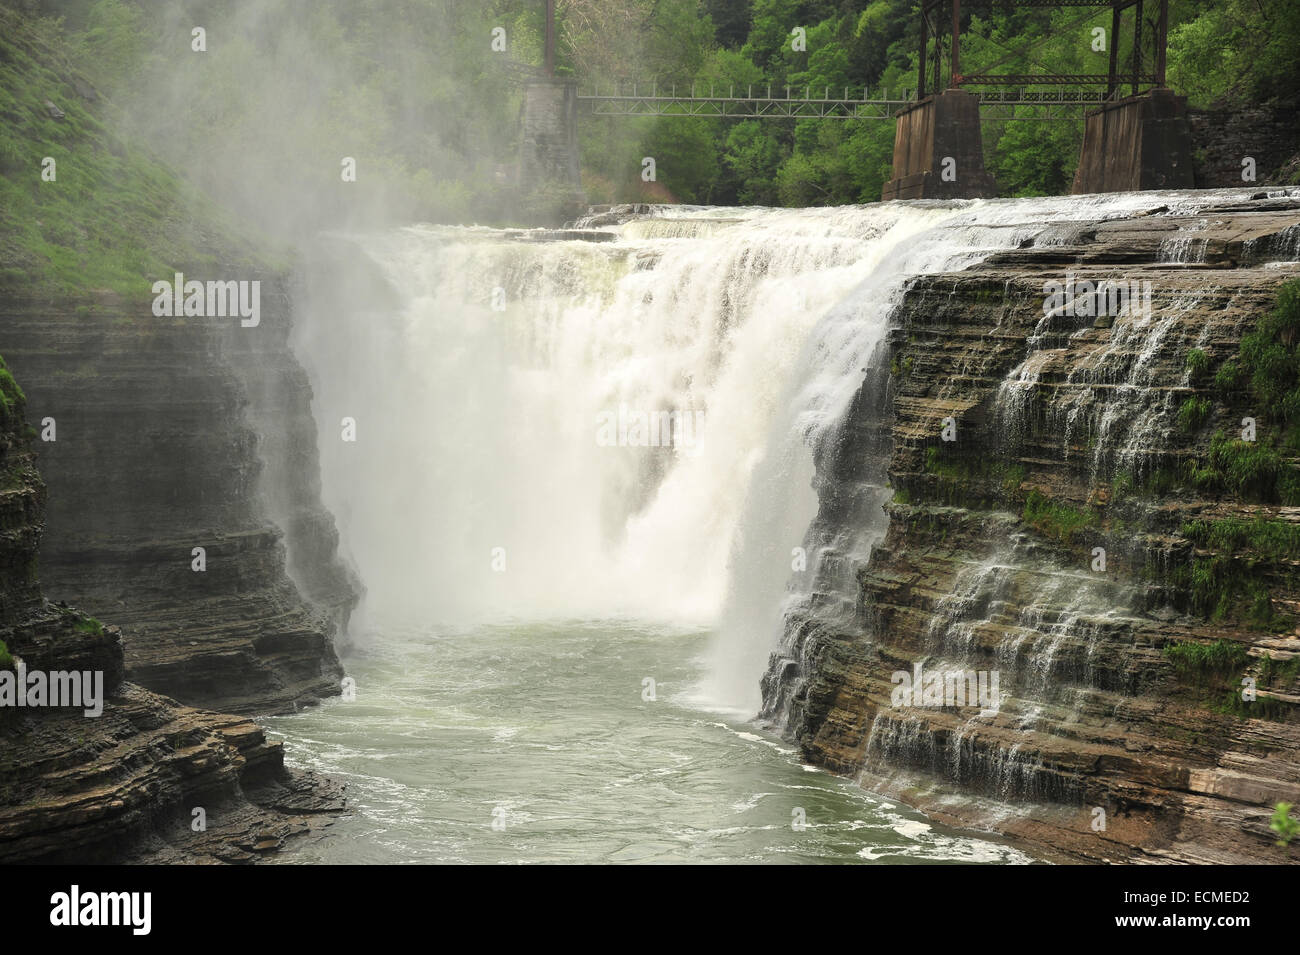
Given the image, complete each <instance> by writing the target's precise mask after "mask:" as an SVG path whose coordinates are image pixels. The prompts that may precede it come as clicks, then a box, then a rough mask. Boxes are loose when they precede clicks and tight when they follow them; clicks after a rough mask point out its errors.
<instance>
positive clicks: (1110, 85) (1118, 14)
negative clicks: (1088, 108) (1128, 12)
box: [1106, 3, 1124, 99]
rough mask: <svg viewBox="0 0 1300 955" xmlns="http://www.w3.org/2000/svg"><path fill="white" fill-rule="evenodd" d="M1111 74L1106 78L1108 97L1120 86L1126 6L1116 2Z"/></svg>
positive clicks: (1112, 12)
mask: <svg viewBox="0 0 1300 955" xmlns="http://www.w3.org/2000/svg"><path fill="white" fill-rule="evenodd" d="M1110 11H1111V12H1110V37H1109V41H1110V76H1109V77H1108V78H1107V80H1106V98H1107V99H1109V98H1110V97H1112V96H1114V95H1115V90H1116V89H1118V88H1119V28H1120V25H1121V23H1122V18H1123V16H1124V8H1123V7H1121V6H1120V5H1119V4H1118V3H1115V4H1113V5H1112V6H1111V8H1110Z"/></svg>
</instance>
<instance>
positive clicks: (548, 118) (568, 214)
mask: <svg viewBox="0 0 1300 955" xmlns="http://www.w3.org/2000/svg"><path fill="white" fill-rule="evenodd" d="M520 125H521V135H520V143H519V175H518V183H519V190H520V193H521V196H522V201H523V203H524V209H523V211H524V212H525V214H526V215H527V216H528V218H530V219H531V220H533V221H536V222H538V223H539V224H543V225H559V224H560V223H561V222H563V221H564V220H566V219H571V218H573V217H574V216H576V215H578V214H580V213H581V212H582V211H584V210H585V208H586V197H585V196H584V194H583V191H582V179H581V175H580V173H579V171H578V87H577V83H576V82H575V81H573V80H568V79H563V78H546V79H538V80H533V81H532V82H530V83H529V84H528V85H527V86H526V87H525V88H524V105H523V115H522V117H521V124H520Z"/></svg>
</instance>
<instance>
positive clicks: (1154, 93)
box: [1071, 87, 1196, 195]
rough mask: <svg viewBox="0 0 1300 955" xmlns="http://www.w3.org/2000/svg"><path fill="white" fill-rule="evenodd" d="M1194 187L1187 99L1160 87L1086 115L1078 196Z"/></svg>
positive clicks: (1075, 190)
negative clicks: (1081, 194)
mask: <svg viewBox="0 0 1300 955" xmlns="http://www.w3.org/2000/svg"><path fill="white" fill-rule="evenodd" d="M1194 188H1196V182H1195V177H1194V176H1193V168H1192V133H1191V128H1190V126H1189V125H1188V122H1187V97H1185V96H1176V95H1175V94H1174V93H1173V92H1172V91H1170V90H1168V89H1165V88H1163V87H1157V88H1155V89H1152V90H1149V91H1148V92H1146V93H1143V94H1141V95H1140V96H1129V97H1126V98H1125V99H1121V100H1116V101H1115V102H1113V103H1107V104H1105V105H1104V106H1102V107H1101V108H1100V109H1097V110H1094V111H1092V112H1090V113H1088V114H1087V116H1086V119H1085V125H1084V130H1083V150H1082V152H1081V153H1080V155H1079V167H1078V169H1077V170H1075V173H1074V187H1073V189H1072V190H1071V191H1072V192H1073V193H1074V194H1076V195H1078V194H1079V193H1089V192H1133V191H1136V190H1140V189H1194Z"/></svg>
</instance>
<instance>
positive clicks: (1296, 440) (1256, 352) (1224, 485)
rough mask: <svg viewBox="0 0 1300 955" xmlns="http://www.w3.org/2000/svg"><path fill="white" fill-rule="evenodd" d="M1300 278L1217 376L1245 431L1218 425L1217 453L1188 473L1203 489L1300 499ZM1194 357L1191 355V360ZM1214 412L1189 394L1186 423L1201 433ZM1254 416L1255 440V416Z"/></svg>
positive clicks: (1183, 411)
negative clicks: (1251, 434) (1232, 431)
mask: <svg viewBox="0 0 1300 955" xmlns="http://www.w3.org/2000/svg"><path fill="white" fill-rule="evenodd" d="M1298 346H1300V280H1292V281H1290V282H1287V283H1285V284H1284V285H1282V286H1281V287H1279V289H1278V295H1277V304H1276V305H1275V306H1274V308H1273V309H1272V310H1271V311H1269V312H1268V313H1267V314H1266V315H1264V316H1263V317H1262V318H1261V319H1260V320H1259V323H1258V325H1257V326H1256V327H1255V328H1254V329H1253V330H1252V331H1250V332H1249V333H1247V334H1246V335H1244V336H1242V339H1241V345H1240V348H1239V353H1238V355H1237V358H1236V359H1235V360H1229V361H1227V362H1224V364H1223V365H1222V366H1221V367H1220V368H1219V370H1218V372H1217V374H1216V375H1215V379H1214V381H1215V386H1216V388H1217V390H1218V392H1219V394H1220V396H1221V397H1222V399H1223V400H1224V401H1225V402H1227V403H1228V404H1229V406H1230V408H1231V409H1233V410H1232V414H1231V415H1230V417H1231V418H1232V419H1234V420H1235V419H1236V417H1237V414H1238V413H1239V414H1240V415H1241V417H1242V425H1241V428H1242V430H1241V432H1239V433H1237V434H1236V435H1234V434H1233V433H1230V432H1224V431H1217V432H1216V433H1215V434H1214V435H1213V436H1212V437H1211V439H1210V447H1209V453H1208V454H1207V455H1203V456H1201V457H1200V458H1196V459H1192V460H1189V461H1187V462H1186V463H1185V465H1184V469H1183V473H1182V476H1183V478H1184V479H1185V480H1187V481H1188V482H1189V483H1190V484H1191V485H1192V486H1193V487H1195V488H1197V489H1198V490H1202V491H1209V492H1212V493H1213V492H1218V493H1226V494H1230V495H1232V496H1234V497H1236V498H1238V499H1240V500H1243V501H1252V502H1260V503H1270V504H1271V503H1280V504H1286V505H1290V506H1296V505H1300V351H1298ZM1191 361H1192V359H1191V356H1190V355H1189V365H1190V363H1191ZM1209 413H1210V406H1209V402H1208V400H1207V399H1204V398H1197V397H1193V398H1188V399H1187V400H1186V401H1185V402H1184V403H1183V406H1182V407H1181V408H1180V409H1179V412H1178V425H1179V428H1180V429H1181V430H1183V431H1185V432H1189V433H1191V432H1195V431H1197V430H1199V429H1200V427H1201V426H1202V425H1203V424H1204V423H1205V420H1206V419H1207V418H1208V416H1209ZM1245 419H1252V420H1253V422H1254V425H1253V430H1254V440H1244V439H1245V438H1247V437H1249V436H1250V435H1249V433H1248V432H1249V422H1247V421H1246V420H1245Z"/></svg>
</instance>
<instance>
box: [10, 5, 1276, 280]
mask: <svg viewBox="0 0 1300 955" xmlns="http://www.w3.org/2000/svg"><path fill="white" fill-rule="evenodd" d="M13 3H14V0H0V102H5V103H6V104H10V103H12V106H9V105H6V107H5V108H4V109H3V110H0V182H2V183H3V185H2V187H0V188H3V192H2V193H0V210H3V213H0V228H2V230H3V231H4V232H5V233H6V234H8V235H9V236H10V237H9V238H7V239H6V240H5V241H6V243H7V246H8V247H7V248H3V249H0V253H8V254H3V255H0V262H3V267H2V268H0V286H3V287H23V286H24V285H26V284H28V283H29V282H30V281H31V279H30V276H32V275H34V274H39V275H41V281H45V277H46V273H47V272H51V273H52V274H51V278H52V279H54V280H56V281H59V282H62V283H64V284H65V285H66V284H68V283H69V282H71V281H72V280H73V279H74V278H75V277H76V276H77V275H78V274H84V275H85V279H84V281H83V282H82V285H83V286H85V285H89V286H91V287H97V288H109V289H115V290H119V291H126V290H127V289H134V288H135V283H134V281H131V280H132V279H133V278H134V277H136V276H139V275H141V274H154V273H155V272H157V271H158V270H159V269H160V268H161V267H162V266H164V265H166V266H171V265H172V264H173V263H174V262H176V261H186V262H191V261H195V262H201V261H202V258H201V256H202V255H203V254H204V253H205V252H206V251H207V246H208V245H209V244H210V243H209V242H204V243H197V242H196V241H195V240H194V239H193V237H192V230H193V227H194V223H195V221H201V222H203V223H205V224H206V227H207V228H209V229H211V230H212V231H213V232H214V233H222V232H224V231H225V229H224V228H223V227H217V226H215V225H214V223H215V222H216V218H215V216H214V215H213V214H212V213H211V211H210V210H199V209H197V207H196V206H195V205H194V203H195V202H196V201H197V200H196V199H195V198H194V197H192V196H189V195H188V192H189V191H190V190H189V186H188V185H186V184H185V183H183V182H181V181H179V180H177V179H175V178H174V177H172V176H171V175H170V174H169V173H168V172H167V171H166V168H165V167H164V165H163V164H164V163H169V164H171V165H172V166H173V167H175V168H177V169H183V170H184V172H185V177H186V180H187V181H188V182H189V183H192V184H193V186H194V187H195V189H196V190H197V191H200V192H203V193H205V194H208V195H212V196H220V197H221V198H222V200H223V201H229V202H230V203H231V204H232V211H233V212H234V213H235V214H236V215H237V216H239V217H241V219H247V220H248V221H250V222H253V223H256V224H257V225H258V226H259V227H261V228H262V229H263V230H264V231H267V232H268V233H270V234H278V233H277V231H276V230H278V229H280V228H290V227H296V226H301V225H303V224H308V225H319V224H321V223H329V224H334V223H337V222H339V221H355V219H356V218H358V217H366V216H368V215H369V212H370V210H373V209H377V208H383V209H387V210H389V211H392V212H395V213H396V214H398V215H402V216H405V217H409V218H414V219H427V220H431V221H442V222H471V221H478V222H493V223H500V224H504V223H507V222H511V221H517V219H518V217H519V215H520V214H521V212H522V211H523V210H524V209H525V208H526V207H528V205H529V203H528V202H526V201H525V202H520V201H517V200H515V199H514V198H513V197H512V196H511V195H510V194H509V190H505V189H502V187H501V184H502V180H503V177H504V176H506V175H507V174H506V173H505V172H504V169H505V167H507V166H509V165H511V164H512V159H513V157H514V156H516V155H517V154H518V152H517V151H518V145H519V143H518V126H517V120H518V117H519V112H520V106H521V103H522V82H521V81H522V80H523V79H524V78H525V77H526V76H527V75H528V74H529V73H531V72H532V71H533V70H535V68H536V67H537V66H538V64H540V62H541V60H542V42H543V40H542V37H543V22H542V9H543V4H542V3H540V2H538V0H483V2H479V3H447V2H442V0H368V2H367V3H365V4H355V3H346V2H341V0H333V2H323V3H310V4H305V3H292V2H289V0H278V2H271V3H267V2H265V0H228V2H222V3H217V4H207V5H204V6H203V9H202V13H203V17H202V19H203V21H204V23H205V24H206V29H207V31H208V40H209V51H208V52H207V53H206V54H205V55H204V56H196V55H193V54H191V53H190V51H189V50H188V45H187V44H188V35H189V28H190V25H191V24H190V21H191V20H193V19H194V18H193V17H191V16H189V15H188V14H186V13H185V12H184V11H185V10H186V9H187V5H186V4H181V5H179V6H176V5H173V7H175V10H174V11H173V9H172V8H168V11H167V12H166V13H162V12H159V10H158V8H157V5H156V4H153V3H150V2H149V0H30V2H26V3H24V4H23V6H24V8H25V9H28V10H30V9H33V8H34V9H35V10H36V12H37V13H38V14H40V15H42V16H43V17H44V19H34V18H32V17H30V16H28V17H27V18H25V20H24V22H23V23H22V24H19V23H18V22H17V19H16V16H15V14H14V13H13V12H12V11H10V10H9V8H8V7H7V6H5V4H13ZM558 6H559V9H558V13H557V16H558V23H557V37H558V47H557V50H556V70H557V72H558V73H560V74H561V75H565V76H570V77H574V78H576V79H577V80H578V82H579V84H580V85H581V86H583V87H584V88H587V89H591V88H593V87H594V86H595V85H597V84H600V85H601V86H602V87H603V89H604V90H606V91H608V90H610V89H612V88H613V87H614V86H615V85H616V84H622V85H623V86H624V88H626V89H629V90H630V88H631V86H632V84H633V83H634V82H635V83H637V84H640V88H641V89H642V90H644V89H645V86H646V85H647V84H654V86H655V88H656V89H657V90H658V91H664V90H672V89H673V88H674V87H675V88H676V90H677V91H678V92H683V91H687V90H689V89H690V88H691V86H692V84H694V86H695V88H696V89H697V90H706V89H711V90H713V91H714V92H716V93H719V94H722V95H730V94H731V93H732V92H734V93H736V94H737V95H742V94H747V93H748V92H749V90H750V89H751V87H752V88H753V90H754V91H755V92H758V91H762V92H764V93H766V91H767V89H768V88H769V86H770V88H771V91H772V94H773V95H775V96H783V95H786V92H787V90H788V91H789V95H790V96H800V95H803V94H805V93H807V94H809V95H813V96H817V95H827V96H831V97H834V96H836V95H840V96H843V95H844V94H845V90H846V89H847V90H848V92H849V94H850V95H859V96H860V95H861V91H862V90H863V89H869V90H871V91H872V92H873V93H874V92H879V91H886V92H889V93H891V94H893V95H895V96H898V95H903V94H906V93H907V92H908V91H910V90H912V89H914V88H915V84H916V68H917V50H916V47H917V41H918V34H919V25H918V23H919V17H918V15H917V11H916V0H567V2H564V3H561V4H559V5H558ZM1170 17H1171V20H1170V31H1169V53H1168V65H1169V76H1170V85H1171V86H1172V87H1173V88H1174V89H1176V90H1177V91H1179V92H1180V93H1187V94H1189V95H1190V96H1191V99H1192V103H1193V104H1194V105H1197V106H1207V105H1211V104H1214V105H1226V106H1231V105H1234V104H1244V103H1254V102H1258V101H1260V100H1262V99H1265V98H1267V97H1273V96H1277V97H1282V98H1283V99H1287V98H1290V99H1294V98H1295V97H1296V95H1297V92H1300V79H1297V76H1300V69H1297V65H1298V64H1300V0H1271V2H1270V3H1268V4H1260V3H1259V2H1258V0H1217V2H1216V3H1214V4H1212V5H1208V8H1207V5H1206V4H1205V3H1204V2H1203V0H1171V3H1170ZM1148 19H1149V16H1148ZM496 27H501V28H503V29H504V31H505V35H506V46H505V49H504V50H501V51H494V50H493V49H492V48H491V46H490V43H489V38H490V37H491V35H492V34H491V31H492V30H493V29H494V28H496ZM1095 27H1102V28H1103V29H1105V30H1107V31H1109V27H1110V12H1109V11H1108V10H1106V9H1094V8H1083V9H1079V8H1068V9H1057V10H1051V9H1023V8H1017V7H1016V6H1015V5H1011V4H991V5H973V6H970V7H968V8H967V9H966V12H965V14H964V19H963V25H962V33H963V39H962V62H963V64H965V66H966V72H968V73H970V72H978V71H980V70H982V69H989V68H993V69H994V71H995V72H1005V73H1027V74H1032V73H1034V72H1037V71H1041V70H1042V69H1043V68H1044V65H1045V64H1048V65H1050V66H1051V68H1052V69H1054V70H1056V71H1059V72H1065V73H1098V72H1104V71H1105V69H1106V66H1107V60H1108V59H1109V57H1108V53H1107V52H1106V51H1099V50H1094V49H1093V42H1092V41H1093V35H1092V30H1093V28H1095ZM796 28H799V29H801V30H803V31H804V35H803V39H804V42H803V44H802V46H801V48H800V49H795V44H794V43H793V42H792V40H793V37H792V32H793V31H794V30H795V29H796ZM1145 35H1146V37H1147V39H1148V42H1149V38H1150V36H1151V30H1150V29H1149V28H1148V29H1147V30H1146V33H1145ZM20 36H21V37H24V39H22V40H21V41H20V40H19V39H18V37H20ZM27 38H30V39H27ZM217 38H220V42H219V43H218V42H216V41H217ZM1110 39H1114V40H1115V41H1116V46H1117V50H1118V54H1119V58H1120V62H1121V63H1128V62H1130V57H1131V54H1132V50H1131V43H1132V40H1131V36H1130V35H1129V34H1127V33H1126V34H1125V35H1122V36H1120V37H1118V38H1110ZM1148 52H1149V50H1148ZM209 64H211V69H209ZM940 64H941V78H940V85H941V86H946V85H947V83H948V81H949V75H948V74H949V72H950V64H948V63H947V57H946V55H943V56H941V57H940ZM83 81H84V82H83ZM87 85H89V86H93V87H94V88H96V89H98V91H99V93H100V94H101V102H102V103H103V104H104V105H103V106H102V107H101V106H99V105H94V106H93V108H92V107H91V106H90V105H88V104H87V101H86V100H85V99H83V98H82V97H81V96H80V95H79V94H78V93H77V92H76V90H77V89H78V88H82V87H85V86H87ZM47 99H49V100H50V101H52V102H54V103H55V104H56V105H57V106H58V108H60V109H61V110H63V112H64V113H65V116H64V118H62V119H56V118H54V117H52V116H51V115H50V114H49V112H48V111H47V110H46V109H45V107H44V103H45V100H47ZM109 104H112V105H111V107H110V106H109ZM177 104H184V105H183V107H182V108H181V109H183V113H184V121H178V116H177V115H176V114H177V112H178V105H177ZM92 112H93V113H94V114H95V115H93V116H92V115H91V113H92ZM1035 115H1036V114H1035ZM101 122H102V123H104V125H103V126H101V125H99V124H100V123H101ZM110 129H111V130H113V131H112V132H110V131H109V130H110ZM983 133H984V144H985V153H986V156H987V160H986V161H987V164H988V168H989V171H990V172H991V173H992V174H993V175H994V176H995V177H996V179H997V180H998V182H999V183H1000V185H1001V188H1002V189H1003V191H1004V192H1005V193H1006V194H1008V195H1043V194H1054V193H1055V194H1059V193H1065V192H1068V191H1069V189H1070V185H1071V180H1072V178H1073V174H1074V167H1075V164H1076V162H1077V157H1078V154H1079V146H1080V137H1081V129H1080V127H1079V124H1077V123H1039V122H1019V121H1008V120H1006V119H993V118H989V119H986V120H985V122H984V129H983ZM579 137H580V143H579V145H580V150H581V166H582V176H583V182H584V184H585V186H586V188H587V191H588V195H589V198H590V199H591V201H593V202H617V201H646V200H650V201H665V200H666V201H673V200H680V201H683V202H708V203H717V204H731V203H745V204H748V203H761V204H772V205H799V206H803V205H833V204H843V203H853V202H868V201H875V200H877V199H879V197H880V191H881V186H882V185H883V183H884V182H885V181H886V180H887V179H888V178H889V177H890V175H891V171H890V164H891V159H892V153H893V138H894V123H892V122H890V121H879V120H844V121H835V122H826V121H820V120H816V119H804V120H770V119H744V120H734V119H713V118H707V117H672V118H655V117H618V116H605V117H593V116H584V118H583V121H582V122H581V123H580V124H579ZM141 144H148V147H147V148H151V149H153V150H154V151H155V153H156V155H149V154H148V153H147V152H146V151H145V150H144V149H142V148H140V146H141ZM342 155H352V156H354V157H355V158H356V159H357V161H358V170H359V175H358V178H357V180H356V181H355V182H353V183H350V184H349V185H348V187H347V188H346V189H340V188H339V166H338V160H339V157H341V156H342ZM46 156H49V157H52V158H54V159H55V160H56V161H57V164H58V181H57V182H58V187H57V188H51V187H53V186H54V185H55V184H54V183H49V182H44V181H42V180H41V179H40V176H39V172H40V162H41V160H42V159H43V158H44V157H46ZM645 156H652V157H654V158H655V160H656V165H657V178H656V181H654V182H645V181H642V180H641V178H640V172H641V159H642V157H645ZM1261 172H1262V173H1263V174H1265V175H1268V174H1269V173H1271V172H1272V171H1271V170H1261ZM250 182H257V183H261V184H265V183H275V184H278V185H279V194H278V195H277V196H276V197H275V201H271V202H268V201H267V193H266V190H264V189H250V188H248V183H250ZM533 198H534V199H536V200H537V201H538V202H545V201H546V198H547V197H533ZM73 210H76V211H78V212H82V211H83V210H84V214H80V215H73V216H67V215H65V214H64V213H67V212H69V211H73ZM288 220H292V222H289V221H288ZM207 238H208V239H209V240H211V239H215V238H216V236H215V235H212V236H208V237H207ZM115 240H125V241H115Z"/></svg>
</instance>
